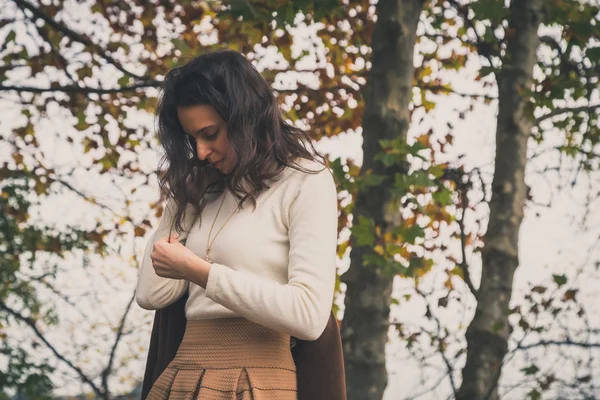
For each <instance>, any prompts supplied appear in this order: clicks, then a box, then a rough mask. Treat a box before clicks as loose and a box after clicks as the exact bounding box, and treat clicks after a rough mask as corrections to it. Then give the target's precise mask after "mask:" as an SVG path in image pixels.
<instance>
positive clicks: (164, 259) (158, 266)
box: [150, 234, 210, 289]
mask: <svg viewBox="0 0 600 400" xmlns="http://www.w3.org/2000/svg"><path fill="white" fill-rule="evenodd" d="M178 237H179V235H177V234H173V235H171V236H170V237H165V238H162V239H160V240H159V241H157V242H156V243H155V244H154V247H153V249H152V253H151V254H150V258H151V259H152V266H153V267H154V271H156V275H158V276H160V277H163V278H171V279H185V280H188V281H190V282H193V283H195V284H196V285H198V286H201V287H203V288H205V289H206V283H207V281H208V274H209V272H210V263H209V262H207V261H205V260H203V259H202V258H200V257H198V256H197V255H196V254H194V252H193V251H191V250H190V249H188V248H187V247H185V246H184V245H183V244H181V243H180V242H179V240H178Z"/></svg>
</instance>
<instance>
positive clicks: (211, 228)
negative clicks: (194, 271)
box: [204, 190, 239, 263]
mask: <svg viewBox="0 0 600 400" xmlns="http://www.w3.org/2000/svg"><path fill="white" fill-rule="evenodd" d="M225 196H227V190H225V193H224V194H223V200H221V205H220V206H219V209H218V210H217V215H215V219H214V220H213V223H212V225H211V227H210V231H209V232H208V240H207V242H206V244H207V246H206V257H205V258H204V259H205V260H206V261H208V262H209V263H212V260H211V258H210V249H211V248H212V245H213V243H214V242H215V240H216V239H217V236H219V233H221V231H222V230H223V228H224V227H225V225H227V223H228V222H229V220H230V219H231V217H233V216H234V215H235V213H236V212H237V211H238V209H239V207H238V208H237V209H235V210H234V211H233V213H232V214H231V215H230V216H229V218H227V221H225V223H224V224H223V226H221V229H219V231H218V232H217V233H216V234H215V237H214V238H213V240H212V242H211V241H210V235H212V231H213V228H214V227H215V222H217V218H218V217H219V213H220V212H221V207H223V204H224V203H225Z"/></svg>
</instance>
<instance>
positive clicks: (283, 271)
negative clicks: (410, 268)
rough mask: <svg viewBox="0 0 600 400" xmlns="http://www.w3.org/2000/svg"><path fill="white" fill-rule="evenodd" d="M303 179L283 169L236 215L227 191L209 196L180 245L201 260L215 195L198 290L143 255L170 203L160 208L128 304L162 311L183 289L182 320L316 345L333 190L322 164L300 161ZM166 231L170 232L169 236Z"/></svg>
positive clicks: (328, 267) (331, 271)
mask: <svg viewBox="0 0 600 400" xmlns="http://www.w3.org/2000/svg"><path fill="white" fill-rule="evenodd" d="M301 165H302V166H303V167H305V168H306V169H309V170H313V171H320V170H322V171H321V172H319V173H317V174H308V173H305V172H302V171H298V170H295V169H293V168H286V169H285V170H284V171H283V172H282V174H283V175H282V178H281V179H280V180H279V181H277V182H275V183H273V184H272V185H271V187H270V188H269V189H267V190H266V191H264V192H262V193H261V194H260V195H259V196H258V198H257V204H256V209H255V210H254V209H253V208H252V204H251V203H249V202H246V203H245V204H244V207H243V209H242V210H241V211H239V212H238V213H236V214H235V215H233V216H232V217H231V219H230V220H229V222H228V223H227V224H225V225H223V224H224V223H225V221H226V220H227V218H229V216H230V215H232V213H233V212H234V210H235V209H236V206H237V204H236V202H237V200H236V199H235V198H234V196H233V195H232V194H231V193H229V192H227V190H226V192H225V193H222V194H218V195H216V197H215V196H214V195H213V196H212V197H211V198H209V200H208V202H207V204H206V207H205V208H204V210H203V212H202V221H201V224H199V223H198V222H196V223H195V224H194V225H193V226H192V228H191V229H190V230H189V232H188V234H187V235H186V234H182V235H180V240H182V241H183V239H185V238H186V237H187V239H186V243H185V246H186V247H187V248H189V249H190V250H192V251H193V252H194V253H195V254H196V255H198V256H199V257H202V258H204V257H205V255H206V245H207V238H208V232H209V230H210V227H211V225H212V223H213V221H215V215H216V213H217V210H218V209H219V205H220V204H221V200H222V199H223V196H224V195H226V197H225V202H224V203H223V207H222V208H221V211H220V213H219V215H218V216H217V219H216V221H215V225H214V228H213V232H212V236H211V241H212V239H213V238H215V234H216V233H217V232H218V231H219V229H221V227H223V229H222V230H221V232H220V233H219V234H218V236H216V239H215V241H214V243H213V245H212V248H211V259H212V260H213V264H212V267H211V270H210V273H209V276H208V283H207V286H206V289H203V288H202V287H200V286H198V285H196V284H194V283H191V282H189V281H187V280H180V279H170V278H163V277H159V276H158V275H156V273H155V271H154V268H153V267H152V260H151V259H150V253H151V252H152V248H153V245H154V243H155V242H156V241H157V240H158V239H160V238H163V237H166V236H168V234H169V228H170V225H171V221H172V217H173V212H174V203H172V202H171V201H169V202H167V205H166V207H165V212H164V214H163V217H162V218H161V221H160V223H159V226H158V228H157V230H156V232H155V233H154V234H153V235H152V236H151V237H150V240H149V241H148V244H147V245H146V248H145V251H144V256H143V259H142V262H141V265H140V269H139V279H138V283H137V290H136V301H137V303H138V304H139V305H140V307H142V308H144V309H147V310H159V309H162V308H164V307H166V306H168V305H170V304H172V303H174V302H175V301H177V300H178V299H179V298H181V297H182V296H183V295H184V294H185V292H186V291H188V290H189V294H190V295H189V299H188V300H187V303H186V306H185V313H186V317H187V318H188V319H189V320H199V319H211V318H224V317H235V316H238V317H239V316H241V317H244V318H247V319H249V320H251V321H254V322H256V323H259V324H261V325H263V326H266V327H268V328H272V329H274V330H277V331H279V332H283V333H287V334H289V335H291V336H295V337H297V338H299V339H304V340H315V339H317V338H318V337H319V336H320V335H321V333H322V332H323V330H324V329H325V326H326V324H327V320H328V318H329V313H330V310H331V304H332V301H333V291H334V284H335V264H336V247H337V192H336V188H335V184H334V180H333V177H332V176H331V174H330V172H329V170H328V169H327V168H325V169H324V167H323V165H321V164H319V163H317V162H312V161H306V160H303V161H302V162H301ZM173 231H174V230H173Z"/></svg>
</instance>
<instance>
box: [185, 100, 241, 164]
mask: <svg viewBox="0 0 600 400" xmlns="http://www.w3.org/2000/svg"><path fill="white" fill-rule="evenodd" d="M177 117H178V118H179V123H180V124H181V126H182V127H183V130H184V131H185V133H186V134H188V135H189V136H190V137H191V138H192V139H193V140H194V141H195V142H196V152H197V153H198V158H199V159H200V160H208V161H210V162H211V163H212V164H213V165H214V166H215V167H216V168H218V169H219V171H221V173H223V174H227V173H229V172H230V171H231V170H232V169H233V167H234V166H235V164H236V163H237V155H236V154H235V151H234V149H233V148H232V147H231V146H230V143H229V139H228V138H227V123H226V122H225V121H224V120H223V119H222V118H221V116H220V115H219V113H217V111H216V110H215V109H214V107H213V106H210V105H194V106H179V107H177Z"/></svg>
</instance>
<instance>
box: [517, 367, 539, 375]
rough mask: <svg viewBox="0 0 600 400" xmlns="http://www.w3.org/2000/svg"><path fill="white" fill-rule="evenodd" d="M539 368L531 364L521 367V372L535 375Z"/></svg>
mask: <svg viewBox="0 0 600 400" xmlns="http://www.w3.org/2000/svg"><path fill="white" fill-rule="evenodd" d="M539 370H540V369H539V368H538V367H537V366H536V365H535V364H531V365H530V366H529V367H527V368H522V369H521V372H523V373H524V374H525V375H535V374H536V373H537V372H538V371H539Z"/></svg>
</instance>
